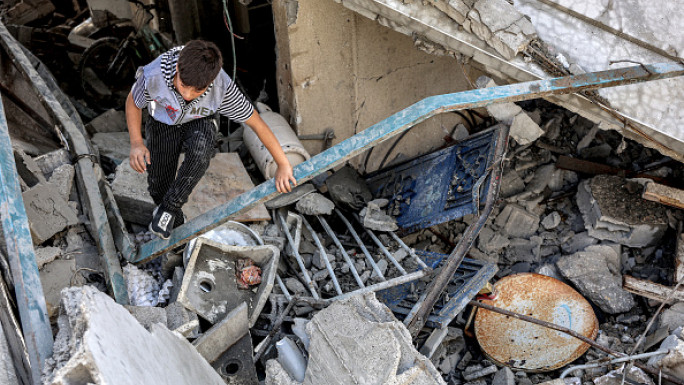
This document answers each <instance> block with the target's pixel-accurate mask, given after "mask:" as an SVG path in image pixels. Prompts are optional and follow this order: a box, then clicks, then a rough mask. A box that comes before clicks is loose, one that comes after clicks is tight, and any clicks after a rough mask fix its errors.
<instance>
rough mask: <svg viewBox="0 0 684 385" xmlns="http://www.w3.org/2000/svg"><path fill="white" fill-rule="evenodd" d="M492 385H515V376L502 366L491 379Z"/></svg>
mask: <svg viewBox="0 0 684 385" xmlns="http://www.w3.org/2000/svg"><path fill="white" fill-rule="evenodd" d="M492 385H515V374H514V373H513V371H512V370H511V368H509V367H507V366H504V367H503V368H501V369H500V370H499V371H498V372H496V374H495V375H494V378H492Z"/></svg>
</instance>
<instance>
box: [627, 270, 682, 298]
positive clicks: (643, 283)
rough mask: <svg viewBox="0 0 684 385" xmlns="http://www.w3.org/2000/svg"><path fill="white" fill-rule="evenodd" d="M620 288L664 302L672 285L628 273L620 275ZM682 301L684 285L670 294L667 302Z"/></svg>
mask: <svg viewBox="0 0 684 385" xmlns="http://www.w3.org/2000/svg"><path fill="white" fill-rule="evenodd" d="M622 288H623V289H625V290H627V291H628V292H630V293H634V294H637V295H640V296H642V297H646V298H650V299H653V300H656V301H659V302H664V301H665V300H666V299H667V297H668V296H669V295H670V293H671V292H672V289H673V288H672V287H669V286H665V285H661V284H658V283H654V282H651V281H647V280H645V279H639V278H634V277H632V276H629V275H624V276H623V277H622ZM676 301H684V287H680V288H679V289H678V290H677V292H676V293H674V295H673V296H672V298H671V299H670V301H669V303H673V302H676Z"/></svg>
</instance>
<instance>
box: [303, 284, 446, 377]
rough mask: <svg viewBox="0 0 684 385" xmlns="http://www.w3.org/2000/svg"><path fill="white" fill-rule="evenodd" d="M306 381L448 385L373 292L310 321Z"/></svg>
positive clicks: (341, 304) (334, 307)
mask: <svg viewBox="0 0 684 385" xmlns="http://www.w3.org/2000/svg"><path fill="white" fill-rule="evenodd" d="M306 331H307V334H308V335H309V337H310V339H311V343H310V345H309V362H308V364H307V368H306V375H305V377H304V382H303V384H305V385H313V384H329V385H336V384H339V385H343V384H357V383H363V384H387V383H391V384H416V385H417V384H446V383H445V382H444V380H443V379H442V377H441V375H440V374H439V373H438V372H437V370H436V369H435V367H434V366H433V364H432V362H430V360H428V359H427V358H426V357H424V356H422V355H421V354H420V353H418V352H417V351H416V349H415V348H414V347H413V344H412V340H411V336H410V334H409V333H408V330H407V329H406V327H405V326H404V324H403V323H401V322H399V321H397V320H396V318H394V315H392V312H391V311H390V310H389V309H388V308H387V307H386V306H385V305H383V304H381V303H380V302H379V301H378V300H377V299H376V298H375V295H374V294H372V293H371V294H365V295H359V296H354V297H352V298H350V299H347V300H342V301H337V302H335V303H333V304H332V305H330V306H329V307H328V308H326V309H324V310H322V311H320V312H319V313H318V314H316V315H315V316H314V317H313V319H312V320H311V321H310V322H309V323H308V324H307V325H306Z"/></svg>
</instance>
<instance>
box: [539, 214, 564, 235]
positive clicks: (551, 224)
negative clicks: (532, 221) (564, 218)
mask: <svg viewBox="0 0 684 385" xmlns="http://www.w3.org/2000/svg"><path fill="white" fill-rule="evenodd" d="M560 222H561V216H560V214H558V211H554V212H552V213H551V214H549V215H547V216H545V217H544V219H542V222H541V224H542V226H543V227H544V228H545V229H546V230H553V229H555V228H556V227H558V225H560Z"/></svg>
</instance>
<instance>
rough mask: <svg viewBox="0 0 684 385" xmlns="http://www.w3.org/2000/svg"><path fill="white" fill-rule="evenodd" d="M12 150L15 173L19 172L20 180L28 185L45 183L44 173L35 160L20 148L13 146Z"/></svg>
mask: <svg viewBox="0 0 684 385" xmlns="http://www.w3.org/2000/svg"><path fill="white" fill-rule="evenodd" d="M13 150H14V164H15V165H16V166H17V174H19V177H20V178H21V180H22V181H24V182H25V183H26V185H27V186H29V187H33V186H35V185H37V184H39V183H45V182H46V180H45V175H43V172H42V171H41V170H40V168H39V167H38V164H37V163H36V161H35V160H34V159H33V158H31V156H29V155H28V154H26V153H25V152H24V151H23V150H22V149H21V148H14V149H13Z"/></svg>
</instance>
